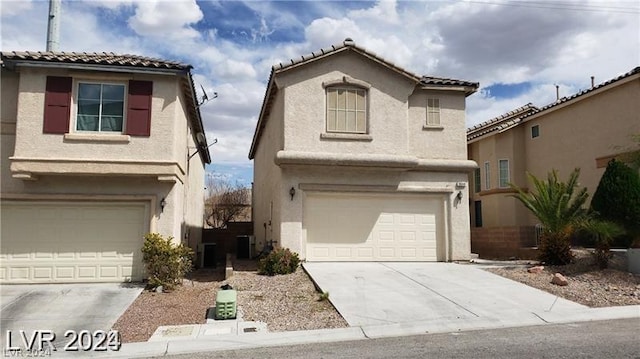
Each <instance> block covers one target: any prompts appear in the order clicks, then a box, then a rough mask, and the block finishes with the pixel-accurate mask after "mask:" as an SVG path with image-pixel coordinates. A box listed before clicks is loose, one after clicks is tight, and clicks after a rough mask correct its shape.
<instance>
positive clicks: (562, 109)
mask: <svg viewBox="0 0 640 359" xmlns="http://www.w3.org/2000/svg"><path fill="white" fill-rule="evenodd" d="M632 134H640V67H636V68H635V69H633V70H632V71H630V72H628V73H626V74H624V75H621V76H619V77H616V78H614V79H611V80H609V81H606V82H604V83H602V84H599V85H595V84H592V86H591V88H589V89H586V90H583V91H580V92H578V93H576V94H573V95H571V96H568V97H563V98H559V99H558V100H557V101H555V102H553V103H551V104H549V105H547V106H544V107H542V108H537V107H535V106H532V105H531V104H527V105H525V106H523V107H521V108H518V109H516V110H514V111H511V112H509V113H506V114H504V115H502V116H499V117H497V118H494V119H492V120H489V121H487V122H484V123H482V124H479V125H477V126H474V127H472V128H469V129H468V130H467V143H468V152H469V159H470V160H473V161H475V162H477V163H478V166H479V168H478V169H476V170H475V173H474V174H473V175H472V176H471V178H470V183H471V184H472V186H471V196H470V198H469V201H470V202H469V203H470V215H471V227H472V230H471V246H472V251H473V252H474V253H478V254H480V255H481V256H489V257H511V256H519V255H520V254H521V253H522V252H523V251H522V250H521V248H525V247H533V246H535V245H536V235H535V233H536V232H535V225H536V224H537V223H538V221H537V220H536V218H535V217H534V216H533V215H531V214H530V213H529V211H528V210H527V209H526V208H525V207H524V206H523V205H522V204H521V203H520V202H519V201H517V200H516V199H515V198H513V197H512V196H511V195H512V194H513V191H512V190H511V189H510V188H509V185H508V183H509V182H512V183H514V184H516V185H518V186H520V187H524V188H528V187H529V186H530V185H531V184H530V183H529V182H528V179H527V175H526V173H527V172H529V173H531V174H533V175H534V176H536V177H538V178H546V176H547V173H549V172H550V171H551V170H553V169H556V170H558V171H559V175H560V177H561V178H563V179H565V180H566V179H567V178H568V176H569V174H570V173H571V172H572V171H573V169H574V168H576V167H579V168H580V179H579V181H580V185H581V186H582V187H586V188H587V190H588V192H589V194H590V196H592V195H593V193H594V192H595V190H596V189H597V187H598V183H599V182H600V177H602V174H603V173H604V170H605V168H606V166H607V163H608V162H609V160H611V159H612V158H614V157H616V156H619V155H620V154H623V153H625V152H628V151H630V150H631V149H632V148H634V147H636V146H637V144H635V143H634V142H633V138H632V136H631V135H632Z"/></svg>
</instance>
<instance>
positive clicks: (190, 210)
mask: <svg viewBox="0 0 640 359" xmlns="http://www.w3.org/2000/svg"><path fill="white" fill-rule="evenodd" d="M47 75H56V76H73V77H74V85H75V83H76V82H75V81H76V80H77V79H78V78H81V79H86V80H94V81H98V80H104V81H122V82H125V83H126V82H127V81H128V80H129V79H136V80H151V81H153V82H154V85H153V86H154V87H153V99H152V125H151V136H149V137H135V136H132V137H131V138H130V140H129V141H128V142H115V143H114V142H102V141H100V139H99V138H98V139H97V140H95V141H94V140H82V141H74V140H69V139H65V136H64V135H53V134H43V133H42V126H43V124H42V117H43V112H44V89H45V84H46V76H47ZM1 86H2V88H1V91H2V92H1V95H2V106H1V107H2V111H1V112H2V119H1V120H2V123H3V127H2V129H3V131H2V142H1V149H2V160H1V162H0V173H1V178H0V180H1V181H2V182H1V183H0V184H1V191H0V196H1V198H2V199H16V200H30V201H64V200H74V201H75V200H87V201H93V200H100V201H144V202H147V203H149V204H150V206H151V218H150V223H149V226H148V228H149V229H150V230H151V231H155V232H158V233H161V234H162V235H165V236H172V237H174V238H175V241H176V242H178V241H180V240H185V239H186V236H185V233H186V230H187V229H188V228H191V230H190V231H189V238H188V243H189V244H190V245H192V246H194V248H195V245H196V244H197V243H199V241H200V238H201V237H200V235H201V234H200V229H201V228H202V219H203V213H204V203H203V194H204V172H205V168H204V164H203V162H202V160H201V158H200V156H199V155H196V156H194V157H193V158H192V159H191V161H190V163H189V166H187V153H188V151H190V152H191V153H193V152H194V151H195V147H196V145H195V142H194V140H193V136H192V133H191V129H190V128H189V122H188V121H187V118H186V115H185V111H186V110H185V105H184V99H183V98H182V97H181V96H180V87H179V86H180V84H179V78H178V77H176V76H166V75H159V76H151V75H144V76H142V75H133V74H116V75H113V74H96V73H82V74H81V73H79V72H68V71H66V70H55V71H54V70H48V71H47V72H45V70H44V69H31V68H23V69H21V71H20V73H19V74H18V73H15V72H11V71H5V70H3V71H2V79H1ZM74 88H75V87H74ZM13 103H17V104H18V105H17V106H14V107H13V109H12V104H13ZM72 113H73V109H72ZM16 121H17V124H16V126H9V125H7V124H6V123H11V122H16ZM12 128H13V129H14V130H13V131H11V129H12ZM70 132H73V125H71V126H70ZM94 136H95V137H98V136H97V135H94ZM14 151H15V154H14ZM10 157H15V158H30V159H31V158H35V159H47V160H51V161H50V162H47V163H48V164H47V166H59V165H61V164H62V163H64V161H65V160H77V161H80V162H84V163H85V165H86V166H94V165H96V161H109V162H110V163H135V164H134V165H132V166H130V167H128V170H127V171H124V172H113V173H109V175H103V176H98V175H82V176H78V175H75V174H74V173H73V172H71V173H56V174H47V173H43V174H39V175H38V176H36V177H35V179H34V180H22V179H18V178H14V177H13V176H12V171H11V169H10V165H11V161H10V160H9V158H10ZM57 161H60V162H57ZM141 162H142V163H143V162H147V163H173V164H174V165H175V166H176V167H177V168H179V170H180V171H181V172H184V173H183V174H182V177H181V179H182V180H183V181H184V183H183V182H182V181H180V180H175V179H176V178H174V180H175V182H174V181H171V180H167V181H159V179H158V176H157V175H153V174H149V173H147V172H145V170H144V165H141V164H140V163H141ZM98 166H103V165H102V164H98ZM187 168H188V173H186V171H187ZM129 169H130V170H129ZM53 172H56V171H55V170H54V171H53ZM151 173H153V171H151ZM185 173H186V174H185ZM163 198H165V200H166V206H165V208H164V210H161V208H160V201H161V200H162V199H163Z"/></svg>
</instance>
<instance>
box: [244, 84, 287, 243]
mask: <svg viewBox="0 0 640 359" xmlns="http://www.w3.org/2000/svg"><path fill="white" fill-rule="evenodd" d="M284 94H285V90H280V91H278V93H277V94H276V96H275V99H274V100H273V106H272V108H271V112H270V114H269V117H268V119H267V121H266V124H265V128H264V129H263V132H262V138H261V140H260V143H259V144H258V147H257V149H256V154H255V158H254V161H253V183H254V184H253V186H254V187H253V196H252V199H253V203H252V206H253V208H252V210H253V218H252V219H253V226H254V227H253V234H254V235H255V236H256V244H255V246H256V250H258V251H260V250H261V249H262V248H263V246H264V244H265V243H266V242H265V241H270V240H275V241H279V240H280V237H281V233H280V229H281V228H280V206H281V202H282V197H283V195H282V193H284V192H285V191H286V192H288V191H289V187H286V186H285V185H284V184H283V183H282V173H281V170H280V167H278V166H276V164H275V162H274V159H275V155H276V153H277V152H278V151H279V150H282V149H283V147H284V127H283V126H284V121H283V118H284V99H285V95H284Z"/></svg>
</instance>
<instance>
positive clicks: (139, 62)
mask: <svg viewBox="0 0 640 359" xmlns="http://www.w3.org/2000/svg"><path fill="white" fill-rule="evenodd" d="M2 61H32V62H49V63H68V64H91V65H106V66H127V67H142V68H152V69H169V70H189V69H191V68H192V67H191V65H188V64H183V63H180V62H176V61H167V60H161V59H156V58H151V57H144V56H138V55H128V54H126V55H119V54H114V53H112V52H42V51H3V52H2Z"/></svg>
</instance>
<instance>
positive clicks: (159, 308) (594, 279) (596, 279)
mask: <svg viewBox="0 0 640 359" xmlns="http://www.w3.org/2000/svg"><path fill="white" fill-rule="evenodd" d="M575 254H576V260H575V262H574V263H572V264H570V265H566V266H545V268H544V270H543V271H542V272H541V273H537V274H533V273H528V272H527V268H528V267H531V266H533V265H534V263H533V262H532V263H531V265H528V266H527V265H520V266H516V267H504V266H501V267H496V268H487V269H486V270H488V271H490V272H492V273H495V274H498V275H501V276H504V277H506V278H509V279H512V280H515V281H518V282H522V283H524V284H527V285H529V286H531V287H535V288H538V289H541V290H544V291H546V292H549V293H552V294H555V295H558V296H560V297H563V298H566V299H568V300H571V301H574V302H577V303H581V304H584V305H587V306H589V307H608V306H618V305H640V276H638V275H633V274H630V273H628V272H626V271H625V268H626V256H625V255H624V253H615V255H614V257H613V258H612V260H611V265H610V268H608V269H605V270H600V269H598V268H597V267H596V266H595V265H594V264H593V260H592V258H591V255H590V253H589V252H588V251H586V250H578V251H575ZM255 267H256V263H255V262H254V261H244V262H237V263H236V264H235V269H236V271H235V272H234V275H233V276H232V277H231V278H230V279H229V280H226V281H225V280H224V271H223V269H218V270H203V269H201V270H198V271H196V272H195V273H193V274H192V275H190V276H189V278H188V279H185V280H184V283H183V285H182V286H180V287H178V288H176V289H175V290H174V291H172V292H169V293H156V292H150V291H144V292H143V293H142V294H141V295H140V296H139V297H138V298H137V299H136V300H135V301H134V303H133V304H132V305H131V306H130V307H129V308H128V309H127V311H126V312H125V313H124V314H123V315H122V316H121V317H120V318H119V319H118V321H117V322H116V323H115V325H114V326H113V329H116V330H118V331H119V332H120V334H121V335H122V340H123V342H125V343H128V342H140V341H147V340H148V339H149V337H151V335H152V334H153V332H154V331H155V330H156V329H157V327H158V326H162V325H181V324H202V323H205V322H206V319H205V315H206V311H207V308H209V307H212V306H214V305H215V297H216V293H217V291H218V290H219V289H220V286H222V285H224V284H229V285H231V286H232V287H233V288H234V289H236V290H237V291H238V310H239V311H240V312H241V313H242V317H243V319H244V320H252V321H262V322H265V323H267V328H268V330H269V331H289V330H307V329H322V328H342V327H347V326H348V325H347V323H346V322H345V320H344V319H343V318H342V317H341V316H340V314H338V312H337V311H336V310H335V309H334V308H333V306H332V305H331V303H329V301H327V300H324V301H320V300H319V299H320V293H318V292H317V291H316V289H315V287H314V285H313V283H312V281H311V279H310V278H309V277H308V275H307V274H306V273H305V272H304V270H302V269H301V268H298V270H297V271H296V272H295V273H293V274H289V275H283V276H282V275H281V276H273V277H269V276H262V275H258V274H257V272H256V268H255ZM555 273H561V274H563V275H564V276H565V277H566V278H567V279H568V282H569V284H568V285H567V286H565V287H560V286H557V285H554V284H551V279H552V277H553V275H554V274H555ZM329 295H330V293H329Z"/></svg>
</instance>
